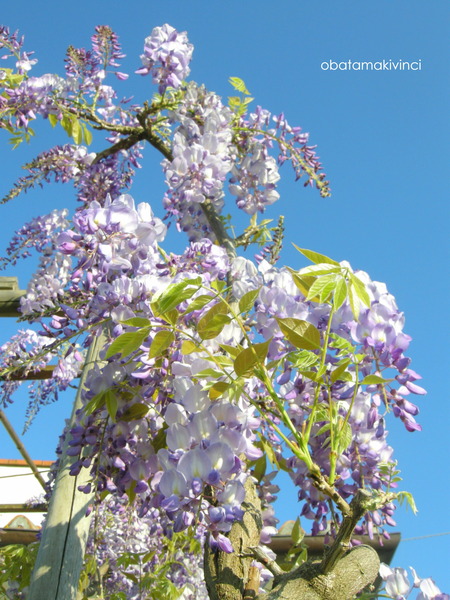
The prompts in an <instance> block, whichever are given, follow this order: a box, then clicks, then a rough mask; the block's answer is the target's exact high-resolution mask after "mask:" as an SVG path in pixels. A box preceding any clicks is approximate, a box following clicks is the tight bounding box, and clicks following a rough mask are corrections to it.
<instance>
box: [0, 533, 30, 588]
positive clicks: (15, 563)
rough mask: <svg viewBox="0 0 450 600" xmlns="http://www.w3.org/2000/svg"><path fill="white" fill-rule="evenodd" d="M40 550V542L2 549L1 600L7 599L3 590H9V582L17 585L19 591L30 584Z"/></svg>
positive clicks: (0, 565)
mask: <svg viewBox="0 0 450 600" xmlns="http://www.w3.org/2000/svg"><path fill="white" fill-rule="evenodd" d="M38 548H39V542H34V543H32V544H29V545H28V546H24V545H22V544H13V545H11V546H5V547H3V548H0V600H3V598H7V596H5V595H4V594H3V592H2V590H4V589H7V586H8V582H10V583H12V582H15V583H17V584H18V585H19V590H23V589H24V588H26V587H27V586H28V585H29V584H30V578H31V573H32V571H33V567H34V563H35V560H36V556H37V551H38Z"/></svg>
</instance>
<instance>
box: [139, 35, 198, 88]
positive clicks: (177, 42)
mask: <svg viewBox="0 0 450 600" xmlns="http://www.w3.org/2000/svg"><path fill="white" fill-rule="evenodd" d="M193 50H194V47H193V46H192V44H189V42H188V38H187V34H186V32H182V33H179V32H178V31H176V29H174V28H173V27H171V26H170V25H167V24H165V25H163V26H162V27H155V28H154V29H153V31H152V33H151V35H149V36H148V37H147V38H146V39H145V45H144V54H142V55H141V60H142V64H143V67H141V68H140V69H138V70H137V71H136V73H139V74H140V75H148V74H149V73H150V74H151V75H152V77H153V83H156V84H157V85H158V90H159V93H160V94H164V92H165V91H166V89H167V88H168V87H173V88H175V89H177V88H179V87H180V85H181V82H182V81H183V79H185V78H186V77H187V76H188V75H189V73H190V69H189V63H190V60H191V58H192V52H193Z"/></svg>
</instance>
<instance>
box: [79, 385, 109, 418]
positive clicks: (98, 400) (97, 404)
mask: <svg viewBox="0 0 450 600" xmlns="http://www.w3.org/2000/svg"><path fill="white" fill-rule="evenodd" d="M106 392H107V390H103V391H101V392H99V393H98V394H95V396H94V397H93V398H91V399H90V400H89V402H88V403H87V404H86V405H85V406H84V408H83V412H84V413H85V414H86V415H91V414H92V413H93V412H95V411H96V410H98V409H99V408H102V407H103V406H105V399H106V397H105V394H106Z"/></svg>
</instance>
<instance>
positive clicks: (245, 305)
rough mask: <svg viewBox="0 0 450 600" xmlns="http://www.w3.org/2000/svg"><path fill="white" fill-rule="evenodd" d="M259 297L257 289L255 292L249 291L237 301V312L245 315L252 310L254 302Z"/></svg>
mask: <svg viewBox="0 0 450 600" xmlns="http://www.w3.org/2000/svg"><path fill="white" fill-rule="evenodd" d="M258 295H259V288H258V289H257V290H250V291H249V292H247V293H246V294H244V295H243V296H242V298H241V299H240V300H239V310H240V312H241V313H246V312H248V311H249V310H251V309H252V308H253V305H254V304H255V300H256V298H257V297H258Z"/></svg>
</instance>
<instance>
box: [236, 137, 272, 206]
mask: <svg viewBox="0 0 450 600" xmlns="http://www.w3.org/2000/svg"><path fill="white" fill-rule="evenodd" d="M279 179H280V175H279V173H278V166H277V163H276V161H275V159H274V158H273V157H272V156H269V154H268V150H267V147H266V146H265V145H264V144H262V143H261V142H259V141H256V140H252V141H251V142H250V143H249V144H248V147H247V148H246V151H245V153H243V155H242V158H241V159H240V161H239V162H238V163H237V164H235V165H233V169H232V177H231V179H230V186H229V190H230V192H231V193H232V194H233V195H235V196H237V198H236V204H237V206H238V208H241V209H242V210H243V211H244V212H246V213H247V214H249V215H253V214H255V213H256V212H261V213H262V212H264V210H265V208H266V207H267V206H269V205H270V204H273V203H274V202H276V201H277V200H278V199H279V197H280V194H279V193H278V192H277V191H276V183H277V181H278V180H279Z"/></svg>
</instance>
